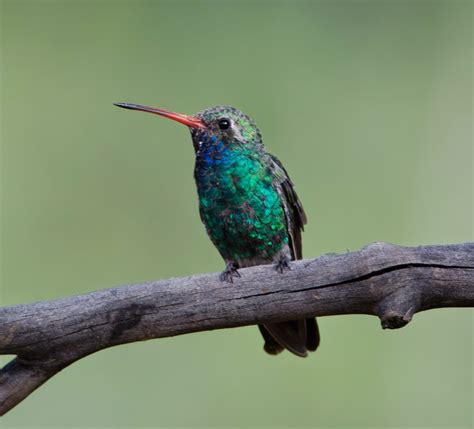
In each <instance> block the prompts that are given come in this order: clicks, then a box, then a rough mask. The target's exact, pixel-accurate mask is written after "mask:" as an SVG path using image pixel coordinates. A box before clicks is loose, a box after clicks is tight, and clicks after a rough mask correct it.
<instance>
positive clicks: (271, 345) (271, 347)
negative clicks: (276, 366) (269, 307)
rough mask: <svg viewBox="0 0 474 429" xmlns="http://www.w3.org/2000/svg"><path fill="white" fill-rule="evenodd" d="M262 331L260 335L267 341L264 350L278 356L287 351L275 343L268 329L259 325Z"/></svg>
mask: <svg viewBox="0 0 474 429" xmlns="http://www.w3.org/2000/svg"><path fill="white" fill-rule="evenodd" d="M258 328H259V329H260V333H261V334H262V337H263V339H264V340H265V344H264V345H263V349H264V350H265V351H266V352H267V353H268V354H269V355H277V354H279V353H281V352H282V351H283V350H285V347H283V346H282V345H280V344H279V343H277V342H276V341H275V339H274V338H273V337H272V336H271V335H270V332H268V331H267V328H265V326H263V325H258Z"/></svg>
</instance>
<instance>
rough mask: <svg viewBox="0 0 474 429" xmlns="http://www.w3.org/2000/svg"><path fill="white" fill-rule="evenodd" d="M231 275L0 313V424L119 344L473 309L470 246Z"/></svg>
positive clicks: (373, 248) (380, 251) (374, 247)
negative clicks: (56, 380)
mask: <svg viewBox="0 0 474 429" xmlns="http://www.w3.org/2000/svg"><path fill="white" fill-rule="evenodd" d="M240 273H241V275H242V277H241V278H237V279H235V281H234V284H228V283H222V282H221V281H219V279H218V275H217V274H215V273H213V274H202V275H194V276H191V277H184V278H175V279H168V280H160V281H154V282H149V283H143V284H135V285H128V286H121V287H116V288H111V289H104V290H101V291H97V292H92V293H88V294H85V295H80V296H72V297H68V298H64V299H57V300H53V301H46V302H39V303H34V304H25V305H17V306H13V307H7V308H1V309H0V354H13V355H16V356H17V357H16V358H15V359H14V360H13V361H11V362H10V363H9V364H7V365H6V366H5V367H4V368H3V369H2V370H1V371H0V415H3V414H5V413H6V412H7V411H8V410H10V409H11V408H13V407H14V406H15V405H16V404H18V403H19V402H20V401H22V400H23V399H24V398H26V397H27V396H28V395H29V394H30V393H31V392H33V391H34V390H35V389H36V388H37V387H39V386H40V385H41V384H43V383H44V382H45V381H47V380H48V379H49V378H50V377H52V376H53V375H55V374H56V373H58V372H59V371H61V370H62V369H63V368H64V367H66V366H68V365H70V364H71V363H73V362H75V361H77V360H78V359H81V358H82V357H84V356H87V355H89V354H91V353H94V352H97V351H99V350H102V349H104V348H107V347H112V346H116V345H119V344H125V343H130V342H134V341H143V340H149V339H152V338H160V337H169V336H174V335H180V334H186V333H190V332H198V331H205V330H212V329H222V328H234V327H238V326H245V325H253V324H257V323H264V322H277V321H284V320H291V319H298V318H305V317H312V316H329V315H340V314H370V315H375V316H378V317H379V318H380V320H381V323H382V327H383V328H390V329H395V328H401V327H402V326H404V325H406V324H407V323H408V322H409V321H410V320H411V318H412V316H413V315H414V314H415V313H416V312H419V311H424V310H429V309H432V308H439V307H473V306H474V243H465V244H453V245H442V246H420V247H401V246H395V245H391V244H386V243H373V244H371V245H368V246H366V247H364V248H362V249H361V250H358V251H356V252H350V253H345V254H331V255H324V256H321V257H319V258H316V259H308V260H302V261H295V262H292V270H291V271H288V272H285V273H284V274H279V273H277V272H276V271H275V270H274V269H273V268H272V267H271V266H259V267H252V268H247V269H242V270H240ZM322 336H323V345H322V347H324V332H322ZM124 389H125V386H124ZM51 405H52V406H53V404H51Z"/></svg>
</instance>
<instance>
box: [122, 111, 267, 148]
mask: <svg viewBox="0 0 474 429" xmlns="http://www.w3.org/2000/svg"><path fill="white" fill-rule="evenodd" d="M115 105H116V106H118V107H122V108H124V109H131V110H139V111H142V112H148V113H153V114H155V115H159V116H163V117H165V118H168V119H172V120H174V121H177V122H180V123H182V124H184V125H186V126H187V127H189V130H190V131H191V136H192V139H193V144H194V149H195V150H196V152H197V151H198V150H199V149H200V147H201V146H202V145H203V144H205V143H207V142H215V143H217V142H222V143H223V144H224V145H226V146H232V145H249V144H250V145H261V144H262V135H261V133H260V131H259V129H258V128H257V125H256V124H255V122H254V121H253V120H252V119H251V118H250V117H249V116H247V115H245V114H244V113H242V112H241V111H240V110H239V109H236V108H235V107H231V106H216V107H210V108H208V109H205V110H202V111H200V112H198V113H196V114H194V115H191V116H190V115H183V114H181V113H176V112H170V111H168V110H164V109H156V108H154V107H146V106H140V105H138V104H128V103H116V104H115Z"/></svg>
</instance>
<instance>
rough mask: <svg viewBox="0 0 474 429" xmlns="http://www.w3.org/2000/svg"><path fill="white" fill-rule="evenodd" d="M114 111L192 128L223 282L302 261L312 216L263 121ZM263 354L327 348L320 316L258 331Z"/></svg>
mask: <svg viewBox="0 0 474 429" xmlns="http://www.w3.org/2000/svg"><path fill="white" fill-rule="evenodd" d="M114 104H115V106H117V107H121V108H124V109H130V110H135V111H142V112H148V113H152V114H155V115H159V116H162V117H165V118H168V119H172V120H174V121H177V122H179V123H181V124H184V125H186V126H187V127H188V128H189V130H190V132H191V138H192V142H193V147H194V152H195V167H194V178H195V181H196V186H197V194H198V200H199V214H200V217H201V220H202V222H203V224H204V226H205V229H206V231H207V234H208V235H209V238H210V239H211V241H212V243H213V244H214V246H215V247H216V248H217V250H218V251H219V253H220V255H221V256H222V258H223V259H224V261H225V269H224V271H223V272H222V273H221V274H220V280H221V281H223V282H230V283H233V282H234V278H236V277H240V276H241V274H240V273H239V271H238V270H239V269H240V268H245V267H251V266H255V265H268V264H273V265H274V267H275V269H276V270H277V271H279V272H280V273H283V272H284V271H285V270H289V269H291V266H290V261H292V260H297V259H302V256H303V255H302V241H301V232H302V231H303V228H304V225H305V224H306V222H307V219H306V214H305V211H304V209H303V206H302V204H301V201H300V199H299V197H298V195H297V194H296V192H295V189H294V185H293V182H292V181H291V179H290V177H289V175H288V173H287V171H286V170H285V168H284V167H283V164H282V163H281V162H280V160H279V159H278V158H277V157H276V156H274V155H271V154H270V153H269V152H267V150H266V148H265V146H264V144H263V138H262V134H261V132H260V130H259V129H258V127H257V125H256V123H255V122H254V120H253V119H251V118H250V117H249V116H247V115H246V114H244V113H243V112H242V111H240V110H239V109H237V108H235V107H231V106H216V107H211V108H207V109H204V110H202V111H200V112H198V113H196V114H194V115H185V114H181V113H176V112H172V111H169V110H165V109H159V108H154V107H147V106H142V105H138V104H130V103H114ZM259 329H260V332H261V334H262V336H263V339H264V346H263V348H264V350H265V351H266V352H267V353H269V354H271V355H277V354H279V353H280V352H282V351H283V350H285V349H286V350H288V351H289V352H291V353H293V354H294V355H296V356H299V357H306V356H307V355H308V352H313V351H316V349H317V347H318V345H319V343H320V335H319V329H318V325H317V322H316V319H315V318H304V319H300V320H291V321H284V322H278V323H275V322H272V323H264V324H261V325H259Z"/></svg>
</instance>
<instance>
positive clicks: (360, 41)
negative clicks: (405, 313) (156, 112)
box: [0, 0, 474, 428]
mask: <svg viewBox="0 0 474 429" xmlns="http://www.w3.org/2000/svg"><path fill="white" fill-rule="evenodd" d="M471 19H472V10H471V2H470V1H456V0H446V1H429V0H423V1H310V2H306V1H272V2H270V1H253V2H250V1H105V0H103V1H99V0H96V1H87V0H82V1H72V0H71V1H43V0H36V1H33V0H30V1H26V0H3V1H2V2H1V61H2V64H1V71H2V76H1V90H2V93H1V109H2V111H1V115H2V116H1V120H2V124H1V130H2V135H1V138H2V140H1V303H2V305H13V304H18V303H26V302H33V301H37V300H47V299H52V298H56V297H61V296H66V295H71V294H80V293H85V292H88V291H92V290H96V289H100V288H105V287H110V286H114V285H119V284H124V283H131V282H140V281H145V280H152V279H160V278H166V277H171V276H185V275H188V274H192V273H202V272H210V271H219V270H221V269H222V267H223V263H222V261H221V259H220V256H219V255H218V254H217V252H216V251H215V249H214V248H213V247H212V245H211V243H210V241H209V240H208V239H207V237H206V234H205V232H204V229H203V227H202V225H201V223H200V220H199V215H198V210H197V201H196V194H195V187H194V182H193V178H192V170H193V150H192V146H191V140H190V138H189V133H188V131H187V130H186V129H185V127H182V126H178V125H177V124H175V123H173V122H171V121H167V120H164V119H161V118H158V117H153V116H151V115H145V114H138V113H132V112H126V111H123V110H119V109H117V108H115V107H113V106H112V103H113V102H135V103H142V104H150V105H154V106H157V107H164V108H168V109H172V110H177V111H181V112H183V113H193V112H195V111H198V110H200V109H202V108H205V107H208V106H212V105H216V104H231V105H235V106H237V107H239V108H241V109H242V110H244V111H245V112H246V113H248V114H249V115H251V116H252V117H254V118H255V119H256V120H257V123H258V124H259V126H260V128H261V130H262V132H263V135H264V139H265V142H266V145H267V147H268V149H269V150H270V151H271V152H273V153H275V154H276V155H278V156H279V157H280V158H281V159H282V160H283V162H284V164H285V166H286V167H287V168H288V170H289V172H290V173H291V176H292V178H293V180H294V181H295V183H296V185H297V190H298V192H299V194H300V196H301V198H302V200H303V202H304V205H305V208H306V212H307V214H308V216H309V225H308V227H307V231H306V232H305V234H304V240H303V241H304V244H305V254H306V256H307V257H314V256H318V255H320V254H322V253H327V252H344V251H346V250H347V249H350V250H355V249H357V248H359V247H360V246H362V245H364V244H367V243H369V242H372V241H378V240H383V241H388V242H392V243H398V244H402V245H417V244H435V243H454V242H464V241H469V240H472V219H473V211H472V202H473V193H472V191H473V189H472V188H473V182H472V163H473V158H472V140H471V139H472V129H471V119H472V116H471V115H472V106H471V104H472V81H471V77H472V69H471V67H472V45H471V38H472V30H471V25H472V22H471ZM473 320H474V319H473V313H472V311H471V310H469V309H443V310H436V311H430V312H427V313H422V314H418V315H416V317H415V320H414V322H413V323H412V324H410V325H408V326H407V327H405V328H404V329H402V330H399V331H390V332H388V331H382V330H381V329H380V326H379V323H378V321H377V320H376V319H375V318H373V317H365V316H344V317H329V318H323V319H321V321H320V328H321V331H322V335H323V341H322V345H321V348H320V350H319V351H318V353H317V354H316V355H314V356H311V358H309V359H306V360H302V359H297V358H295V357H293V356H290V355H289V354H288V353H286V354H284V355H282V356H280V357H278V358H271V357H269V356H267V355H265V354H264V353H263V351H262V350H261V348H262V341H261V338H260V336H259V334H258V332H257V329H256V328H254V327H248V328H242V329H233V330H227V331H215V332H207V333H199V334H192V335H186V336H181V337H177V338H169V339H162V340H157V341H149V342H145V343H138V344H130V345H126V346H122V347H118V348H114V349H110V350H105V351H102V352H100V353H98V354H96V355H93V356H90V357H88V358H86V359H83V360H81V361H80V362H78V363H76V364H74V365H73V366H72V367H70V368H68V369H67V370H65V371H63V372H62V373H61V374H60V375H58V376H56V377H54V378H53V379H52V380H51V381H50V382H48V383H47V384H46V385H45V386H43V387H42V388H40V389H39V390H38V391H37V392H35V393H34V394H33V395H32V396H30V397H29V398H28V399H27V400H25V401H24V402H23V403H21V404H20V405H19V406H18V407H17V408H15V409H14V410H13V411H11V412H10V413H9V414H8V415H7V416H6V417H5V418H4V419H3V420H2V422H1V423H0V425H1V427H2V428H15V427H21V428H37V427H45V428H57V427H66V428H67V427H84V428H85V427H96V428H103V427H130V428H132V427H156V428H167V427H170V428H175V427H213V428H222V427H227V426H229V427H239V428H251V427H286V428H297V427H313V428H323V427H334V428H352V427H364V428H366V427H369V426H370V427H374V428H383V427H387V428H388V427H393V428H395V427H400V428H411V427H422V426H423V427H427V428H434V427H438V428H440V427H443V428H455V427H456V428H458V427H459V428H468V427H471V425H472V423H473V414H472V406H473V403H474V395H473V343H474V341H473ZM3 360H4V361H5V360H6V359H3Z"/></svg>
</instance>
